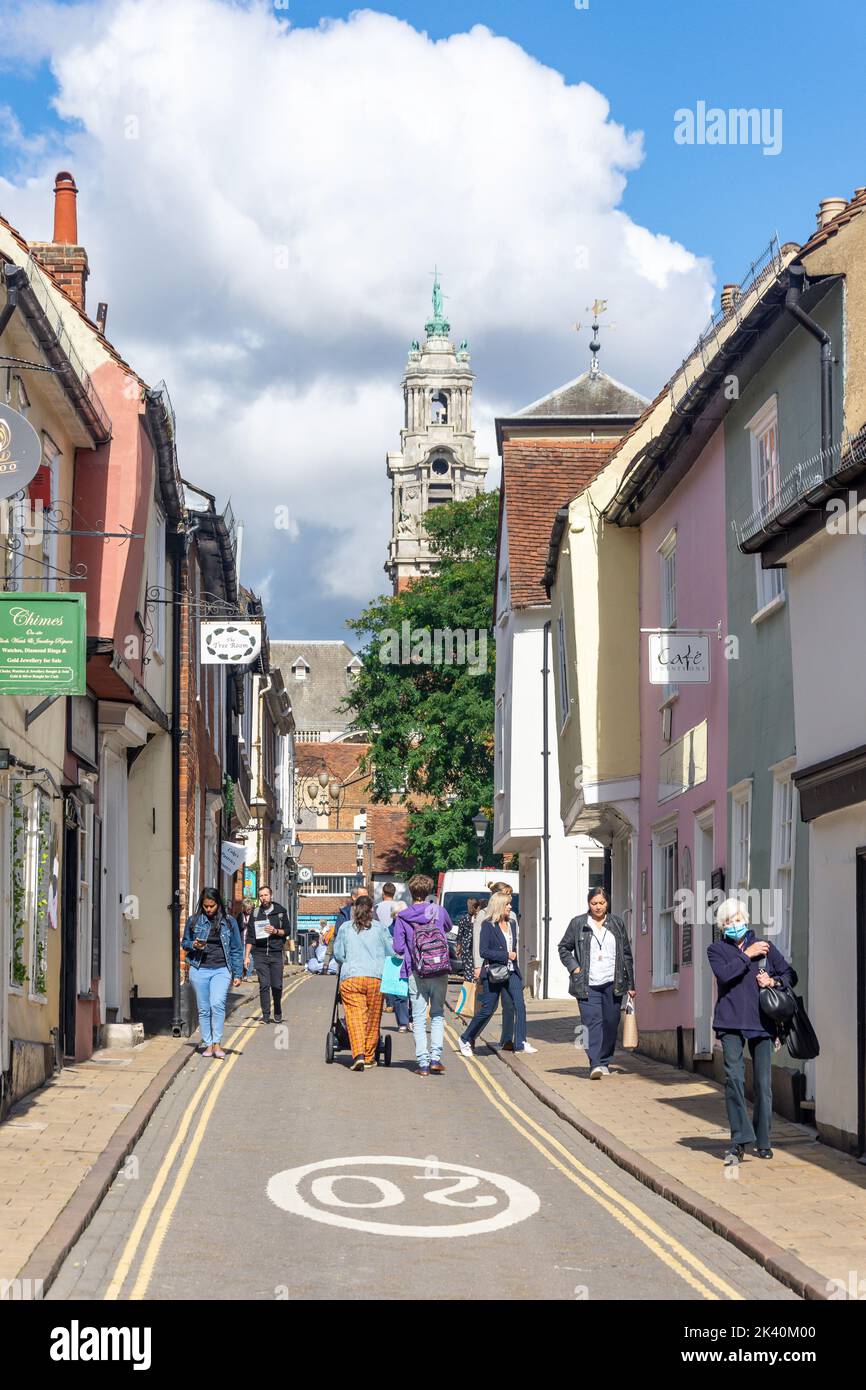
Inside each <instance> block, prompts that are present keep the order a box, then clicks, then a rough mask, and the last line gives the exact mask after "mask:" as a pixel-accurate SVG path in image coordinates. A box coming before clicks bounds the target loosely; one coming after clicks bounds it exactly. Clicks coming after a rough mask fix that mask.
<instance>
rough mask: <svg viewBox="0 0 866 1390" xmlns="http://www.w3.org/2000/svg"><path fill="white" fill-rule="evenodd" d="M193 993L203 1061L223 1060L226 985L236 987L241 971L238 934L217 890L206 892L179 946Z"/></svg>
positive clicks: (203, 893)
mask: <svg viewBox="0 0 866 1390" xmlns="http://www.w3.org/2000/svg"><path fill="white" fill-rule="evenodd" d="M181 945H182V946H183V949H184V951H185V952H186V959H187V964H188V965H189V978H190V983H191V985H192V987H193V989H194V990H195V1001H196V1004H197V1005H198V1020H199V1027H200V1028H201V1036H202V1042H203V1043H204V1050H203V1052H202V1056H203V1057H219V1058H220V1059H222V1058H223V1057H225V1055H226V1054H225V1053H224V1052H223V1049H222V1047H221V1046H220V1044H221V1042H222V1037H223V1027H224V1025H225V1019H226V998H227V996H228V992H229V985H231V984H235V985H239V984H240V982H241V976H242V975H243V970H244V953H243V947H242V946H241V933H240V928H239V927H238V924H237V922H236V921H235V919H234V917H230V916H229V915H228V913H227V912H226V908H225V903H224V902H223V900H222V895H221V894H220V891H219V889H218V888H205V889H203V890H202V895H201V897H200V898H199V900H198V907H197V909H196V911H195V912H194V913H193V914H192V916H191V917H190V918H189V919H188V921H187V924H186V928H185V930H184V933H183V941H182V943H181Z"/></svg>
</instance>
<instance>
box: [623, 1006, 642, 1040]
mask: <svg viewBox="0 0 866 1390" xmlns="http://www.w3.org/2000/svg"><path fill="white" fill-rule="evenodd" d="M637 1040H638V1032H637V1013H636V1012H635V1007H634V1000H633V999H629V998H628V996H626V1003H625V1008H624V1009H623V1011H622V1045H623V1047H637Z"/></svg>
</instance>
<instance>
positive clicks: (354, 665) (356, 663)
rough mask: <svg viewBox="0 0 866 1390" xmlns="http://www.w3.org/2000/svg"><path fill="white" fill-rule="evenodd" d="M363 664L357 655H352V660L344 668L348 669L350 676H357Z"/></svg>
mask: <svg viewBox="0 0 866 1390" xmlns="http://www.w3.org/2000/svg"><path fill="white" fill-rule="evenodd" d="M363 665H364V663H363V662H362V661H360V660H359V658H358V657H357V656H353V657H352V660H351V661H350V662H349V664H348V666H347V667H346V670H347V671H348V673H349V675H350V676H357V675H360V673H361V670H362V669H363Z"/></svg>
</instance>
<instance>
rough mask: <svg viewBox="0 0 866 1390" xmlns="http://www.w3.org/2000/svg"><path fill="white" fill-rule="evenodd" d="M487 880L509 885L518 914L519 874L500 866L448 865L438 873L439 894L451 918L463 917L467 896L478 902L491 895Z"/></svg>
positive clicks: (485, 900)
mask: <svg viewBox="0 0 866 1390" xmlns="http://www.w3.org/2000/svg"><path fill="white" fill-rule="evenodd" d="M490 883H507V884H508V886H509V887H510V888H511V890H512V893H513V895H514V896H513V897H512V900H511V905H512V907H513V909H514V911H515V912H516V914H517V916H518V918H519V917H520V893H519V892H518V888H519V886H520V875H519V874H518V873H514V872H513V871H510V870H509V871H508V872H507V873H506V872H505V871H504V870H502V869H448V870H447V871H446V872H445V873H443V874H440V875H439V893H438V898H439V902H440V904H441V906H442V907H444V909H445V911H446V912H447V913H448V916H449V917H450V918H451V921H452V922H454V923H456V922H457V919H458V917H462V916H463V914H464V912H465V911H466V903H467V901H468V900H469V898H477V899H478V900H479V902H481V903H482V904H483V903H486V902H487V901H488V899H489V897H490V889H489V887H488V884H490Z"/></svg>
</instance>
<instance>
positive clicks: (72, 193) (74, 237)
mask: <svg viewBox="0 0 866 1390" xmlns="http://www.w3.org/2000/svg"><path fill="white" fill-rule="evenodd" d="M77 198H78V189H77V188H76V186H75V180H74V178H73V177H72V175H71V174H69V173H66V172H65V171H64V170H61V172H60V173H59V174H58V175H57V176H56V178H55V180H54V238H53V240H52V241H31V242H30V250H31V251H32V252H33V256H34V258H35V259H36V260H37V261H38V262H39V264H40V265H41V266H43V267H44V268H45V270H47V271H48V273H49V274H50V275H51V276H52V277H53V278H54V279H55V280H56V281H57V283H58V285H60V287H61V288H62V289H64V290H65V291H66V293H67V294H68V295H69V296H70V298H71V299H73V300H74V301H75V303H76V304H77V305H78V307H79V309H83V308H84V284H85V281H86V280H87V277H88V275H89V274H90V267H89V266H88V264H87V252H86V251H85V249H84V247H83V246H79V244H78V207H77Z"/></svg>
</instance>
